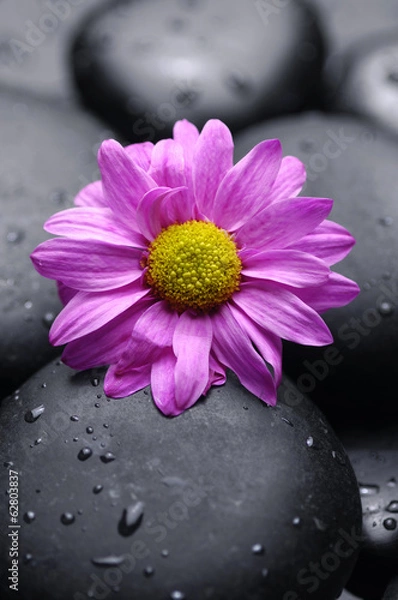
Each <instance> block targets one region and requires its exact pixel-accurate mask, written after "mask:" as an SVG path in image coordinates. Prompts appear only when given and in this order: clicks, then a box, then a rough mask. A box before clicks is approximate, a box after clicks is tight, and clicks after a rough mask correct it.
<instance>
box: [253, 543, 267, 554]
mask: <svg viewBox="0 0 398 600" xmlns="http://www.w3.org/2000/svg"><path fill="white" fill-rule="evenodd" d="M264 552H265V548H264V546H263V545H262V544H253V546H252V554H255V555H256V556H262V555H263V554H264Z"/></svg>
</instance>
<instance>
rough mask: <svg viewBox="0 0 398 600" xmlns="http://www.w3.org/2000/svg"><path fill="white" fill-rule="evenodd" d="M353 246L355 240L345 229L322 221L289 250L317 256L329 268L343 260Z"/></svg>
mask: <svg viewBox="0 0 398 600" xmlns="http://www.w3.org/2000/svg"><path fill="white" fill-rule="evenodd" d="M354 244H355V238H353V237H352V235H351V234H350V233H349V232H348V231H347V229H345V228H344V227H342V226H341V225H338V224H337V223H334V222H333V221H324V222H323V223H321V224H320V225H318V227H316V229H314V231H312V232H311V233H308V234H307V235H305V236H304V237H303V238H301V240H298V241H297V242H294V243H293V244H292V245H291V246H290V248H294V249H295V250H302V251H303V252H309V253H310V254H313V255H314V256H318V258H322V260H324V261H325V263H326V264H327V265H329V266H330V265H334V264H335V263H337V262H339V261H340V260H343V258H345V257H346V256H347V254H348V253H349V252H350V250H351V248H352V247H353V246H354Z"/></svg>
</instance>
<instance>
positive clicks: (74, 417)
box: [70, 415, 79, 423]
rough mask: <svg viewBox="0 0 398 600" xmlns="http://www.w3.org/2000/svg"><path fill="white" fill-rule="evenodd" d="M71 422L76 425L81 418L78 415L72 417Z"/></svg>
mask: <svg viewBox="0 0 398 600" xmlns="http://www.w3.org/2000/svg"><path fill="white" fill-rule="evenodd" d="M70 420H71V421H73V422H74V423H76V422H77V421H78V420H79V417H78V416H77V415H72V416H71V418H70Z"/></svg>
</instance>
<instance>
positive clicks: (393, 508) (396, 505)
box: [386, 500, 398, 513]
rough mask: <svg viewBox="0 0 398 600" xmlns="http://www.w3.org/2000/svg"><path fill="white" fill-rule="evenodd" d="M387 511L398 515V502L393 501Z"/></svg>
mask: <svg viewBox="0 0 398 600" xmlns="http://www.w3.org/2000/svg"><path fill="white" fill-rule="evenodd" d="M386 510H387V511H388V512H391V513H398V500H391V502H390V504H389V505H388V506H387V508H386Z"/></svg>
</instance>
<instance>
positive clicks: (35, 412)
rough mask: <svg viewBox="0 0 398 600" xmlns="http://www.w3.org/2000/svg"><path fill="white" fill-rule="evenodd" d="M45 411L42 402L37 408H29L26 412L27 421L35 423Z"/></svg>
mask: <svg viewBox="0 0 398 600" xmlns="http://www.w3.org/2000/svg"><path fill="white" fill-rule="evenodd" d="M44 411H45V407H44V404H40V406H36V408H32V409H31V410H28V412H27V413H26V414H25V421H26V422H27V423H34V422H35V421H36V420H37V419H38V418H39V417H40V416H41V415H42V414H43V413H44Z"/></svg>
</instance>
